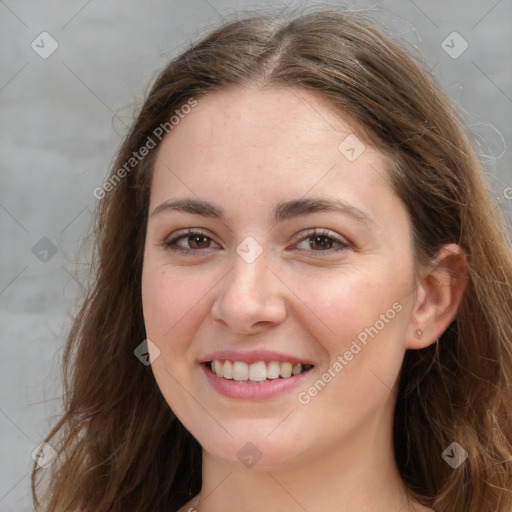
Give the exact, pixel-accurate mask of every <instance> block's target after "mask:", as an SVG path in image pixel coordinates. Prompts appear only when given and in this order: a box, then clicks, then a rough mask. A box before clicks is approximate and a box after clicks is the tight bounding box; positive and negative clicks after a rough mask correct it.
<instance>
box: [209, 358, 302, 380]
mask: <svg viewBox="0 0 512 512" xmlns="http://www.w3.org/2000/svg"><path fill="white" fill-rule="evenodd" d="M210 368H211V370H212V372H213V373H215V375H217V376H218V377H223V378H224V379H233V380H236V381H239V382H244V381H246V382H262V381H264V380H273V379H278V378H279V377H281V378H282V379H287V378H289V377H291V376H292V375H293V376H295V375H299V373H302V370H303V369H309V365H306V366H303V365H302V364H301V363H295V364H292V363H290V362H288V361H285V362H280V361H270V362H268V363H267V362H265V361H258V362H257V363H252V364H247V363H244V362H242V361H224V362H222V361H218V360H215V361H212V362H211V365H210Z"/></svg>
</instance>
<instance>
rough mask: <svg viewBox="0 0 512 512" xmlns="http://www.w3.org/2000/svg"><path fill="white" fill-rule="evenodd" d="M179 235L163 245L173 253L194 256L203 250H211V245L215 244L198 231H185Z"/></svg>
mask: <svg viewBox="0 0 512 512" xmlns="http://www.w3.org/2000/svg"><path fill="white" fill-rule="evenodd" d="M181 233H182V234H181V235H180V234H178V236H175V237H173V238H171V239H169V240H167V241H166V242H164V243H163V245H164V246H165V247H166V248H167V249H168V250H170V251H173V252H179V253H183V254H186V253H190V254H194V253H195V252H201V251H202V250H204V249H211V248H212V245H211V244H215V242H214V241H213V240H212V239H211V238H210V237H209V236H207V235H205V234H204V233H201V232H200V231H197V232H196V231H194V230H187V231H185V232H183V231H182V232H181ZM215 245H217V244H215Z"/></svg>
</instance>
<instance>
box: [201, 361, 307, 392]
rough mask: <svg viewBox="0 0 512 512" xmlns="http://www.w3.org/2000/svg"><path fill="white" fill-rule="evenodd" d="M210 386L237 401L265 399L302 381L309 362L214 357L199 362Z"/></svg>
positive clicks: (305, 375)
mask: <svg viewBox="0 0 512 512" xmlns="http://www.w3.org/2000/svg"><path fill="white" fill-rule="evenodd" d="M200 366H201V367H202V369H203V371H204V374H205V376H206V378H207V382H209V384H210V386H211V387H212V388H213V389H214V390H216V391H217V392H218V393H220V394H221V395H224V396H225V397H228V398H235V399H239V400H251V401H259V400H267V399H271V398H274V397H277V396H279V395H282V394H284V393H285V392H287V391H290V390H292V389H294V388H296V387H298V386H299V385H301V383H303V382H304V380H305V379H306V378H308V376H309V374H310V373H311V371H312V370H313V368H314V366H313V365H312V364H306V363H298V362H293V363H292V362H291V361H276V360H273V361H272V360H271V361H254V362H252V363H247V362H244V361H233V360H229V359H226V360H221V359H214V360H212V361H205V362H204V363H203V364H201V365H200Z"/></svg>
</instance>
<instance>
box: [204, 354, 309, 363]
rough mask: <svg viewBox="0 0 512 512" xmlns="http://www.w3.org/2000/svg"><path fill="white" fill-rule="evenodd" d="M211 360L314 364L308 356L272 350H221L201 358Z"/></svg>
mask: <svg viewBox="0 0 512 512" xmlns="http://www.w3.org/2000/svg"><path fill="white" fill-rule="evenodd" d="M210 361H241V362H244V363H248V364H250V363H257V362H258V361H282V362H290V363H302V364H310V365H313V363H312V362H310V361H309V360H308V359H306V358H301V357H297V356H292V355H290V354H283V353H281V352H274V351H272V350H250V351H240V350H219V351H217V352H211V353H209V354H206V355H205V356H204V357H202V358H201V360H200V362H201V363H209V362H210Z"/></svg>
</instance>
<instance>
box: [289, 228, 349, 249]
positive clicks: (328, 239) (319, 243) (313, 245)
mask: <svg viewBox="0 0 512 512" xmlns="http://www.w3.org/2000/svg"><path fill="white" fill-rule="evenodd" d="M296 247H297V249H299V250H305V251H309V252H316V253H327V254H332V253H336V252H340V251H346V250H347V249H350V247H351V245H350V243H348V242H347V241H346V240H344V239H343V238H341V237H338V236H336V235H334V233H331V232H330V231H326V230H320V231H319V230H314V231H313V232H311V233H308V234H307V235H306V236H305V237H303V238H301V239H300V241H299V242H298V243H297V244H296Z"/></svg>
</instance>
